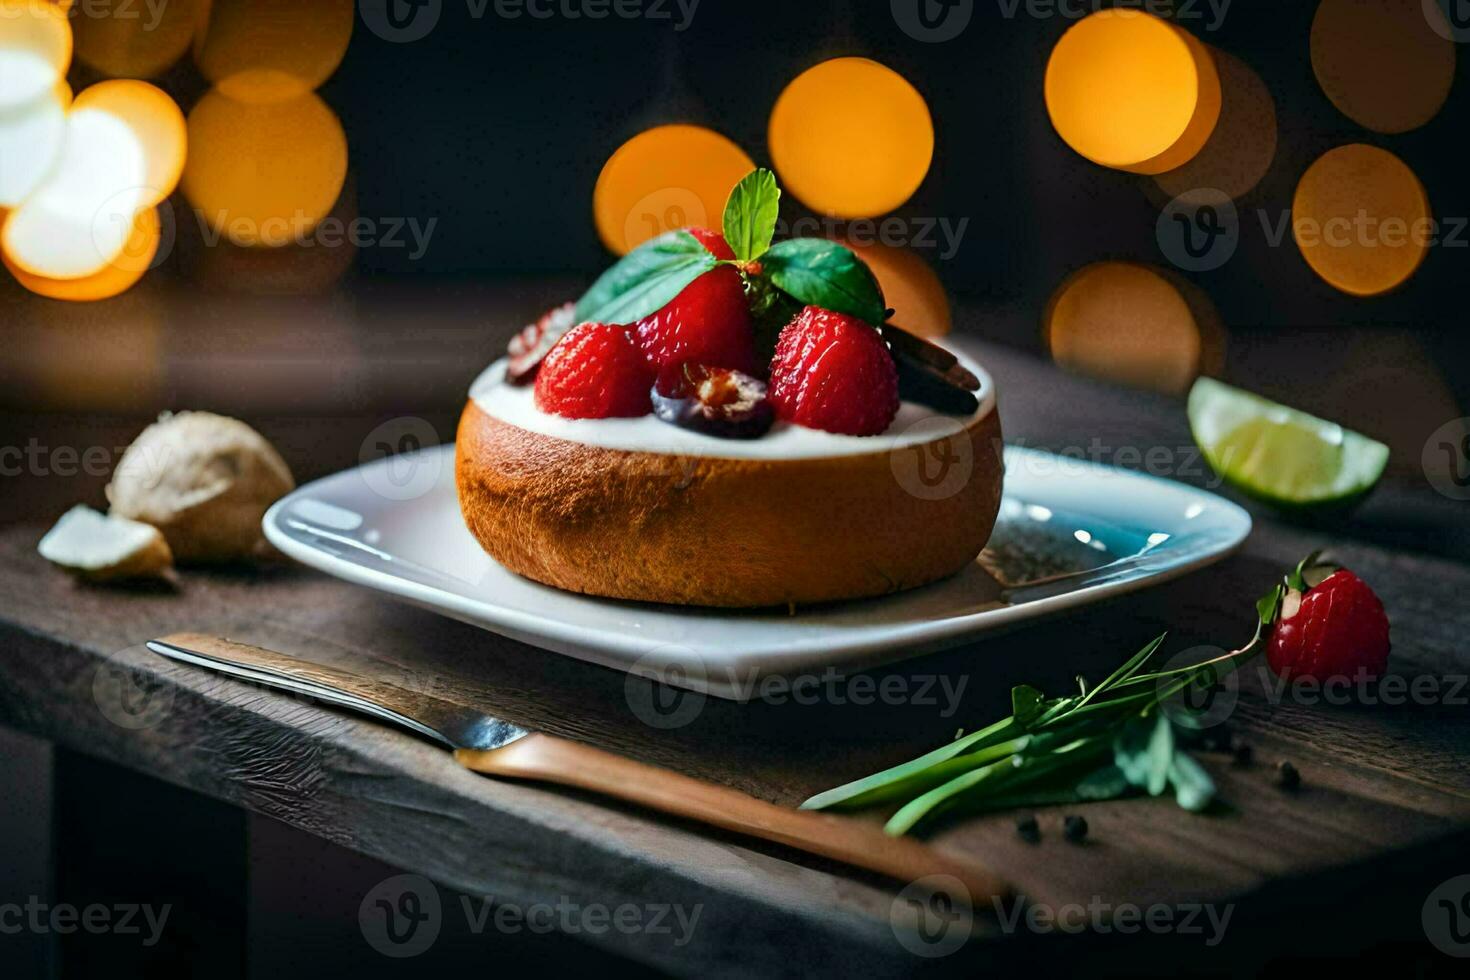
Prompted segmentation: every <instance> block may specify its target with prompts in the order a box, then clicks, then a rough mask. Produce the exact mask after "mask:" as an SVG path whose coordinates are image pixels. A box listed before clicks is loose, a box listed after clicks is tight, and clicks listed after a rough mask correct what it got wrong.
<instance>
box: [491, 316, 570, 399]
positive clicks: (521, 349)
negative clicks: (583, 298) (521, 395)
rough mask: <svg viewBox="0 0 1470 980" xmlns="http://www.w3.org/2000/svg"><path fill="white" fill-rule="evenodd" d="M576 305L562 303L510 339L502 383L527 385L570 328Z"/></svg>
mask: <svg viewBox="0 0 1470 980" xmlns="http://www.w3.org/2000/svg"><path fill="white" fill-rule="evenodd" d="M576 306H577V304H575V303H565V304H563V305H561V306H558V307H555V308H553V309H550V310H547V311H546V312H545V313H543V314H541V319H539V320H537V321H536V322H535V323H532V324H530V325H529V326H527V327H525V328H524V329H522V330H521V332H520V333H518V334H516V335H515V336H514V337H512V338H511V339H510V345H509V347H508V348H507V353H508V354H509V355H510V359H509V361H508V362H507V363H506V366H505V380H507V381H509V382H510V383H511V384H513V385H523V384H530V382H531V379H532V378H534V377H535V376H536V371H537V370H538V369H539V368H540V367H541V362H542V361H544V360H545V359H546V355H547V354H549V353H551V348H553V347H555V346H556V342H557V341H558V340H561V338H562V335H563V334H565V333H566V332H567V331H568V330H570V329H571V327H572V322H573V319H574V317H575V316H576V313H575V312H574V311H575V309H576Z"/></svg>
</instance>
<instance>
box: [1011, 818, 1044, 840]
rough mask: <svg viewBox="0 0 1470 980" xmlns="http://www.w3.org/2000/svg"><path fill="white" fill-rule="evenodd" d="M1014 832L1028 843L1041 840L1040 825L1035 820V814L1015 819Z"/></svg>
mask: <svg viewBox="0 0 1470 980" xmlns="http://www.w3.org/2000/svg"><path fill="white" fill-rule="evenodd" d="M1016 833H1018V834H1020V835H1021V839H1022V840H1023V841H1025V842H1026V843H1028V844H1036V843H1039V842H1040V841H1041V827H1040V825H1039V824H1037V822H1036V816H1035V814H1032V815H1030V816H1025V817H1021V818H1020V819H1019V820H1017V821H1016Z"/></svg>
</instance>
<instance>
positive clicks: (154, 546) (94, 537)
mask: <svg viewBox="0 0 1470 980" xmlns="http://www.w3.org/2000/svg"><path fill="white" fill-rule="evenodd" d="M36 550H37V551H39V552H40V553H41V557H42V558H45V559H46V560H47V561H49V562H51V563H52V564H53V565H57V566H59V567H61V568H64V569H66V570H67V571H68V572H71V573H72V574H73V575H75V576H77V577H78V578H82V579H86V580H88V581H91V582H115V581H120V580H123V579H136V578H164V577H166V574H165V573H167V572H168V570H169V569H171V568H172V567H173V561H174V559H173V552H171V551H170V550H169V547H168V542H167V541H166V540H164V537H163V535H162V534H161V533H160V532H159V530H158V528H156V527H153V526H151V525H149V524H143V523H141V522H139V521H130V520H128V519H127V518H125V517H109V516H107V515H106V514H100V513H98V512H97V511H95V510H93V509H92V508H90V507H84V506H82V505H81V504H78V505H77V506H75V507H73V508H72V509H71V510H69V511H67V512H66V513H65V514H63V515H62V517H61V520H59V521H57V522H56V526H55V527H53V528H52V529H51V530H49V531H47V532H46V536H45V537H44V538H42V539H41V543H40V544H39V545H37V546H36Z"/></svg>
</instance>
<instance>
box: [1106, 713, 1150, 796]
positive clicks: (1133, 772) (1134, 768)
mask: <svg viewBox="0 0 1470 980" xmlns="http://www.w3.org/2000/svg"><path fill="white" fill-rule="evenodd" d="M1152 730H1153V728H1152V726H1151V725H1149V723H1148V720H1147V719H1145V718H1142V717H1137V716H1135V717H1133V718H1130V719H1128V721H1127V722H1125V723H1124V725H1123V728H1122V729H1121V730H1120V731H1119V732H1118V734H1117V735H1116V736H1115V737H1114V738H1113V764H1114V765H1116V766H1117V767H1118V771H1119V772H1121V773H1122V774H1123V778H1125V779H1127V780H1128V783H1129V785H1130V786H1137V787H1139V788H1142V787H1145V786H1147V785H1148V774H1149V770H1150V768H1151V763H1150V761H1149V752H1148V748H1149V735H1150V733H1151V732H1152Z"/></svg>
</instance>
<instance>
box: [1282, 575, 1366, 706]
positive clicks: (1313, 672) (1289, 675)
mask: <svg viewBox="0 0 1470 980" xmlns="http://www.w3.org/2000/svg"><path fill="white" fill-rule="evenodd" d="M1298 597H1300V600H1301V602H1300V605H1297V606H1296V608H1292V607H1293V606H1294V605H1296V599H1297V598H1298ZM1388 650H1389V642H1388V614H1387V613H1385V612H1384V611H1383V603H1382V602H1380V601H1379V600H1378V596H1376V595H1374V594H1373V590H1372V589H1370V588H1368V586H1367V584H1366V583H1364V581H1363V580H1362V579H1360V578H1358V577H1357V576H1356V575H1354V574H1353V573H1352V572H1350V571H1348V570H1347V569H1345V568H1343V569H1338V570H1337V571H1335V572H1333V573H1332V574H1331V575H1329V576H1327V578H1325V579H1324V580H1323V581H1322V582H1321V583H1320V584H1318V585H1317V586H1316V587H1315V588H1311V589H1308V590H1307V591H1306V593H1305V594H1303V593H1299V592H1295V591H1293V592H1291V593H1288V595H1287V597H1286V599H1285V600H1283V602H1282V608H1281V616H1280V618H1279V619H1277V621H1276V628H1275V630H1274V631H1273V632H1272V633H1271V644H1270V646H1269V647H1268V648H1267V650H1266V659H1267V660H1268V661H1269V662H1270V664H1271V669H1272V670H1273V671H1275V672H1276V676H1278V677H1280V678H1282V679H1284V680H1296V679H1300V678H1303V677H1310V678H1313V679H1315V680H1316V681H1318V682H1323V681H1326V680H1327V679H1328V678H1331V677H1348V678H1357V677H1360V676H1361V677H1364V678H1366V679H1369V680H1372V679H1376V678H1378V677H1380V676H1382V675H1383V672H1384V671H1385V670H1386V669H1387V667H1388Z"/></svg>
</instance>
